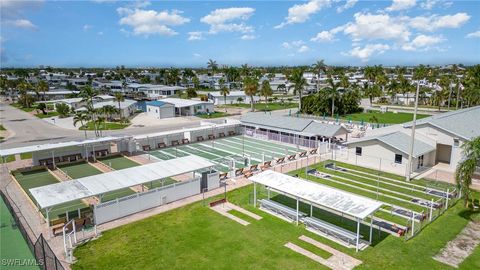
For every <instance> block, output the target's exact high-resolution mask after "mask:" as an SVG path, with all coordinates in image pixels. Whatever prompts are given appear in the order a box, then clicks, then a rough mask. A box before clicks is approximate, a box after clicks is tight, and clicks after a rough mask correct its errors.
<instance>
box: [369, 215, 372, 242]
mask: <svg viewBox="0 0 480 270" xmlns="http://www.w3.org/2000/svg"><path fill="white" fill-rule="evenodd" d="M372 232H373V214H371V215H370V239H369V242H370V245H371V244H372Z"/></svg>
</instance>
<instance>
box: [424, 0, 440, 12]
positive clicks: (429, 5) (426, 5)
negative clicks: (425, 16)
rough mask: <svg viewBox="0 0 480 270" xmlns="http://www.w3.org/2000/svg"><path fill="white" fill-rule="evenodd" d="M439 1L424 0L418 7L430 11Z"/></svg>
mask: <svg viewBox="0 0 480 270" xmlns="http://www.w3.org/2000/svg"><path fill="white" fill-rule="evenodd" d="M438 1H439V0H426V1H425V2H422V3H421V4H420V7H421V8H423V9H426V10H431V9H432V8H433V7H434V6H435V5H436V4H437V3H438Z"/></svg>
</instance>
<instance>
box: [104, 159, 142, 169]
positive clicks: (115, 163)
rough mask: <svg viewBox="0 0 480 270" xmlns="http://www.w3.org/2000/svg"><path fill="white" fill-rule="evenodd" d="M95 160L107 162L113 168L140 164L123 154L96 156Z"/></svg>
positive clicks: (124, 167)
mask: <svg viewBox="0 0 480 270" xmlns="http://www.w3.org/2000/svg"><path fill="white" fill-rule="evenodd" d="M97 160H99V161H101V162H103V163H105V164H107V165H108V166H110V167H112V168H113V169H115V170H122V169H126V168H131V167H135V166H139V165H140V164H138V163H136V162H135V161H133V160H130V159H128V158H126V157H124V156H111V157H106V158H98V159H97Z"/></svg>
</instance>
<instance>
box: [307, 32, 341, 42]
mask: <svg viewBox="0 0 480 270" xmlns="http://www.w3.org/2000/svg"><path fill="white" fill-rule="evenodd" d="M334 39H335V35H333V34H332V33H331V32H330V31H322V32H319V33H318V34H317V35H316V36H315V37H313V38H311V39H310V40H311V41H316V42H330V41H333V40H334Z"/></svg>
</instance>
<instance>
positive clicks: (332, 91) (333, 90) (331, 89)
mask: <svg viewBox="0 0 480 270" xmlns="http://www.w3.org/2000/svg"><path fill="white" fill-rule="evenodd" d="M327 83H328V86H327V87H326V88H324V89H325V91H326V93H327V96H328V97H330V98H331V99H332V118H333V117H335V99H336V98H337V97H338V91H337V90H338V87H339V86H340V83H335V82H334V81H333V79H332V78H328V79H327Z"/></svg>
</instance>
